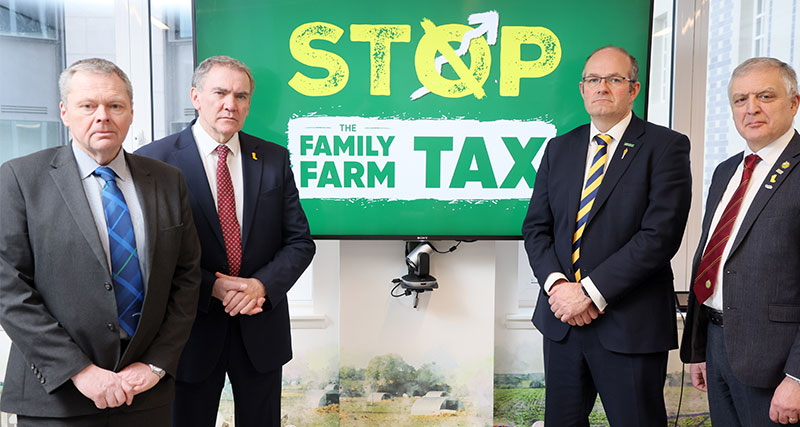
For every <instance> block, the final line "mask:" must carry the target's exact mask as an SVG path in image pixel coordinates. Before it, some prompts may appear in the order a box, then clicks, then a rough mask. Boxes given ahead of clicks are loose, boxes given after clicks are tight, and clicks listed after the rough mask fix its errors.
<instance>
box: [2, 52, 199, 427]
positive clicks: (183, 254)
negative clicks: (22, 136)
mask: <svg viewBox="0 0 800 427" xmlns="http://www.w3.org/2000/svg"><path fill="white" fill-rule="evenodd" d="M59 86H60V89H61V105H60V108H61V118H62V121H63V122H64V124H65V125H66V126H67V127H68V128H69V130H70V135H71V139H72V143H71V144H70V145H67V146H61V147H56V148H50V149H46V150H43V151H39V152H37V153H33V154H31V155H28V156H25V157H21V158H18V159H14V160H11V161H9V162H7V163H5V164H3V165H2V167H0V200H1V201H2V202H0V203H2V204H1V205H0V324H2V326H3V328H4V329H5V331H6V332H7V333H8V336H9V337H10V338H11V341H12V346H11V352H10V355H9V360H8V368H7V372H6V378H5V384H4V388H3V393H2V401H1V402H0V407H1V408H2V410H3V411H6V412H12V413H16V414H18V417H19V418H18V419H19V425H20V426H23V427H24V426H76V427H77V426H81V427H86V426H89V427H93V426H142V425H148V426H165V427H166V426H169V425H170V420H171V415H170V411H171V409H170V408H171V401H172V398H173V394H174V375H175V372H176V370H177V364H178V357H179V356H180V354H181V349H182V348H183V346H184V344H185V342H186V340H187V339H188V337H189V332H190V331H191V327H192V322H193V321H194V317H195V311H196V308H197V298H198V292H199V285H200V264H199V263H200V245H199V241H198V238H197V233H196V231H195V228H194V223H193V221H192V213H191V207H190V205H189V198H188V193H187V189H186V184H185V182H184V179H183V175H182V174H181V172H180V171H179V170H178V169H175V168H173V167H171V166H168V165H166V164H164V163H161V162H158V161H155V160H152V159H148V158H144V157H140V156H136V155H131V154H128V153H125V152H124V150H122V142H123V140H124V139H125V135H126V134H127V132H128V127H129V126H130V124H131V122H132V118H133V100H132V99H133V96H132V95H133V92H132V88H131V84H130V81H129V80H128V77H127V76H126V75H125V73H124V72H123V71H122V70H120V69H119V68H118V67H117V66H116V65H114V64H113V63H111V62H109V61H106V60H103V59H87V60H82V61H78V62H76V63H75V64H73V65H71V66H70V67H69V68H67V69H66V70H65V71H64V73H62V75H61V79H60V81H59Z"/></svg>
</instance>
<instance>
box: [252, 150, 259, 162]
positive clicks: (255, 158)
mask: <svg viewBox="0 0 800 427" xmlns="http://www.w3.org/2000/svg"><path fill="white" fill-rule="evenodd" d="M250 154H252V155H253V160H258V157H256V152H255V151H253V152H252V153H250Z"/></svg>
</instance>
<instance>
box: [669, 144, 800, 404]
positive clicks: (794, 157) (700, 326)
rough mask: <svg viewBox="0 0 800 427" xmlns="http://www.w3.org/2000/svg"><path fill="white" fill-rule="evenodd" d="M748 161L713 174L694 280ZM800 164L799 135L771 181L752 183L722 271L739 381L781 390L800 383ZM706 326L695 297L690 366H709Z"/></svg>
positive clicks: (686, 348) (686, 349)
mask: <svg viewBox="0 0 800 427" xmlns="http://www.w3.org/2000/svg"><path fill="white" fill-rule="evenodd" d="M742 156H743V153H739V154H737V155H735V156H733V157H731V158H730V159H728V160H726V161H725V162H723V163H721V164H720V165H719V166H718V167H717V169H716V170H715V171H714V177H713V178H712V181H711V187H710V188H709V190H708V201H707V202H706V207H707V208H706V213H705V216H704V217H703V234H702V237H701V238H700V244H699V245H698V247H697V251H696V252H695V256H694V264H693V268H692V277H694V276H695V275H696V274H697V266H698V264H699V263H700V258H701V257H702V254H703V250H704V249H705V245H706V241H707V240H708V236H709V228H710V226H711V220H712V218H713V216H714V209H719V207H718V205H719V202H720V199H722V194H723V193H724V192H725V188H726V187H727V185H728V182H729V181H730V179H731V177H732V176H733V174H734V172H735V171H736V167H737V166H738V165H739V163H741V162H742ZM798 163H800V134H798V133H797V132H795V134H794V137H793V138H792V140H791V141H790V142H789V145H788V146H787V147H786V149H785V150H784V151H783V153H781V155H780V157H779V158H778V160H777V161H776V162H775V164H774V165H769V166H770V172H769V174H768V175H767V177H766V179H765V181H764V182H753V183H751V184H750V185H756V186H758V187H757V188H758V192H757V193H756V196H755V198H754V199H753V202H752V204H751V205H750V208H749V209H748V210H747V212H746V213H741V212H740V215H742V214H744V215H745V216H744V218H743V220H742V224H741V226H740V228H739V232H738V233H737V234H736V237H735V238H734V241H733V243H732V244H731V245H732V246H731V250H730V254H729V255H728V259H727V260H726V261H725V264H724V265H723V266H722V267H721V268H723V274H724V286H725V287H724V292H723V295H722V299H723V311H724V316H725V327H724V331H725V332H724V334H725V346H726V348H727V352H728V359H729V360H730V363H731V367H732V368H733V373H734V374H735V375H736V378H737V379H739V381H741V382H743V383H745V384H747V385H750V386H753V387H763V388H775V387H777V386H778V384H779V383H780V382H781V381H782V380H783V378H784V376H785V374H787V373H788V374H790V375H792V376H794V377H800V274H799V273H798V271H797V269H798V267H799V266H800V170H798V168H797V164H798ZM778 170H780V171H782V172H783V173H779V172H777V171H778ZM773 176H774V178H773ZM773 179H774V182H772V181H773ZM768 186H769V187H768ZM770 187H771V188H770ZM707 326H708V319H707V318H706V316H705V315H704V314H703V313H702V311H701V310H700V305H699V304H698V303H697V299H696V297H695V295H694V292H691V293H690V294H689V312H688V315H687V318H686V328H685V330H684V333H683V342H682V344H681V359H683V361H684V362H703V361H705V360H706V335H707Z"/></svg>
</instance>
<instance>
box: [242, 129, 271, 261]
mask: <svg viewBox="0 0 800 427" xmlns="http://www.w3.org/2000/svg"><path fill="white" fill-rule="evenodd" d="M239 144H240V146H241V150H242V178H243V180H244V182H243V184H244V207H243V209H242V248H245V247H247V236H248V235H249V234H250V227H251V226H252V225H253V218H255V214H256V205H257V204H258V193H259V192H260V191H261V181H262V180H261V176H262V173H263V169H264V160H265V159H264V157H265V156H266V154H265V153H264V152H263V151H262V150H261V149H260V147H259V146H258V144H256V143H255V141H254V140H253V139H252V137H251V136H250V135H247V134H246V133H244V132H239Z"/></svg>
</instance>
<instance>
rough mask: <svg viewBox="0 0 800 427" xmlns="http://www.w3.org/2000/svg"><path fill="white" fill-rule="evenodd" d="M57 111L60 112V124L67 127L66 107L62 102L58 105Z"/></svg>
mask: <svg viewBox="0 0 800 427" xmlns="http://www.w3.org/2000/svg"><path fill="white" fill-rule="evenodd" d="M58 109H59V110H61V122H62V123H64V126H66V127H69V119H67V106H66V105H64V102H63V101H62V102H59V103H58Z"/></svg>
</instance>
